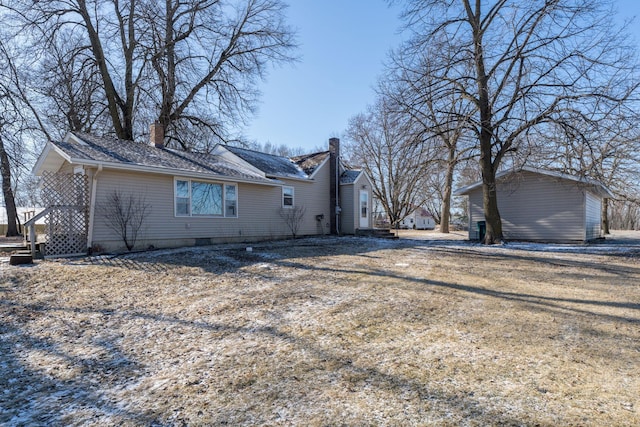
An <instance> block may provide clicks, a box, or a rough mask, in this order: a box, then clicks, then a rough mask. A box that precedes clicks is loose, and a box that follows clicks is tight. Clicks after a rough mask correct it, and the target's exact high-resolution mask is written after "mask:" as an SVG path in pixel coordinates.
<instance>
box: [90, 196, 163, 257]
mask: <svg viewBox="0 0 640 427" xmlns="http://www.w3.org/2000/svg"><path fill="white" fill-rule="evenodd" d="M100 210H101V212H102V217H103V219H104V224H105V225H106V226H107V227H108V228H109V229H111V230H112V231H114V232H115V233H116V234H117V235H118V237H120V238H121V239H122V242H123V243H124V244H125V246H126V247H127V250H129V251H131V250H132V249H133V248H134V247H135V245H136V242H137V241H138V237H139V235H140V232H141V231H142V227H143V225H144V223H145V220H146V219H147V217H148V216H149V214H150V212H151V205H149V204H147V203H146V201H145V198H144V197H142V196H135V195H133V194H128V195H124V194H122V193H121V192H120V191H117V190H116V191H113V192H112V193H111V194H109V196H108V197H107V199H106V201H105V202H104V203H103V204H102V206H101V209H100Z"/></svg>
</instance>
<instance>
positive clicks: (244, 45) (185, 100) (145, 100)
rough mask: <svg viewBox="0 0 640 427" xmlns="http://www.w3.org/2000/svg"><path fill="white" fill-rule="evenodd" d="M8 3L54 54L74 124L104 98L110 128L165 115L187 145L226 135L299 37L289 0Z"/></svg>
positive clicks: (122, 129)
mask: <svg viewBox="0 0 640 427" xmlns="http://www.w3.org/2000/svg"><path fill="white" fill-rule="evenodd" d="M0 8H4V10H5V11H8V12H6V13H7V14H10V18H11V20H10V22H19V23H20V26H19V27H18V28H17V31H21V32H22V41H21V42H22V43H23V44H25V42H26V40H30V46H29V51H30V52H31V54H35V55H39V56H41V57H44V58H47V57H51V56H53V58H52V59H50V60H49V61H48V62H49V63H52V64H53V67H52V66H51V65H48V68H49V69H52V70H53V69H55V70H57V72H58V74H59V79H57V80H56V79H52V80H50V82H51V84H52V85H56V86H57V85H62V88H63V91H61V92H58V93H57V94H56V95H57V97H56V99H57V100H58V103H59V104H60V105H59V107H60V109H61V110H63V111H62V112H61V114H59V115H61V116H66V117H67V118H68V124H69V125H70V126H72V127H78V126H82V127H83V128H86V127H87V126H88V125H89V124H90V123H91V120H95V117H82V114H81V113H82V108H83V107H84V106H85V105H86V104H87V103H89V104H91V105H92V106H93V107H96V106H97V104H94V101H95V100H103V103H102V105H101V107H102V108H103V111H104V115H105V116H106V117H109V123H110V126H109V129H105V130H104V132H103V133H113V134H115V136H117V137H118V138H120V139H127V140H133V139H135V138H136V137H138V136H141V135H143V134H144V133H145V132H146V131H147V129H148V124H149V123H150V122H153V121H158V122H160V123H161V124H162V125H163V127H164V129H165V137H166V139H167V142H168V143H175V144H177V145H180V146H182V148H185V149H191V148H194V147H195V146H199V145H206V144H207V143H208V140H209V139H217V140H223V141H226V139H227V138H228V134H229V131H230V129H231V128H234V127H236V126H237V124H238V123H240V122H242V119H243V117H245V115H246V114H250V113H251V112H252V109H253V107H254V105H255V101H256V99H257V96H258V90H257V86H258V83H259V81H260V80H261V79H262V78H263V77H264V76H265V69H266V67H267V66H268V65H269V64H272V63H282V62H286V61H290V60H292V59H293V57H292V56H291V55H290V52H291V51H292V49H293V48H294V47H295V43H294V36H293V31H292V30H291V29H290V28H289V27H288V26H286V25H285V21H284V17H285V5H284V3H283V2H282V1H281V0H230V1H220V0H167V1H163V2H157V1H155V0H51V1H46V2H33V1H30V0H15V1H13V2H11V3H9V4H6V5H0ZM63 40H65V41H67V40H68V41H70V42H71V43H70V45H69V46H64V45H66V44H67V43H66V42H64V43H63ZM69 73H71V74H72V75H73V77H74V78H76V79H78V78H82V81H81V82H74V81H73V80H72V79H71V80H70V79H69V76H68V74H69ZM96 82H97V83H99V88H97V87H94V84H95V83H96ZM78 88H82V89H83V90H82V91H80V92H76V90H77V89H78ZM96 94H97V95H96ZM76 95H77V96H76ZM103 111H102V110H100V109H99V108H98V109H96V108H94V109H92V114H101V113H102V112H103ZM138 121H140V122H143V123H137V122H138Z"/></svg>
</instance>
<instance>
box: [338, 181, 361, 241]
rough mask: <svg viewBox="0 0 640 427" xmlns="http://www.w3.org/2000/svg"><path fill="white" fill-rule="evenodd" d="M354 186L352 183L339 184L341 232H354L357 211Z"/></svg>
mask: <svg viewBox="0 0 640 427" xmlns="http://www.w3.org/2000/svg"><path fill="white" fill-rule="evenodd" d="M354 189H355V186H354V185H353V184H343V185H341V186H340V208H341V209H342V212H340V215H341V217H340V225H341V227H342V228H341V230H340V231H341V232H342V234H355V232H356V224H357V223H356V220H357V213H358V206H357V199H356V197H355V195H354Z"/></svg>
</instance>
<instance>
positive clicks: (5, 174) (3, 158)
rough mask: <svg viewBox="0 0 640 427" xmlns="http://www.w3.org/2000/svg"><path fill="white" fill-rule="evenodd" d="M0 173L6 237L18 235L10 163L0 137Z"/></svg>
mask: <svg viewBox="0 0 640 427" xmlns="http://www.w3.org/2000/svg"><path fill="white" fill-rule="evenodd" d="M0 175H1V176H2V195H3V196H4V204H5V206H6V209H7V234H6V236H7V237H10V236H18V235H19V234H18V225H17V222H18V221H17V220H18V211H17V209H16V201H15V199H14V197H13V190H12V188H11V164H10V163H9V156H8V155H7V152H6V151H5V149H4V142H3V141H2V139H0Z"/></svg>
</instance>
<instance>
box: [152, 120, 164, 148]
mask: <svg viewBox="0 0 640 427" xmlns="http://www.w3.org/2000/svg"><path fill="white" fill-rule="evenodd" d="M149 143H150V144H151V145H152V146H154V147H156V148H163V147H164V128H163V127H162V125H161V124H160V122H154V123H153V124H152V125H151V128H150V129H149Z"/></svg>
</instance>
